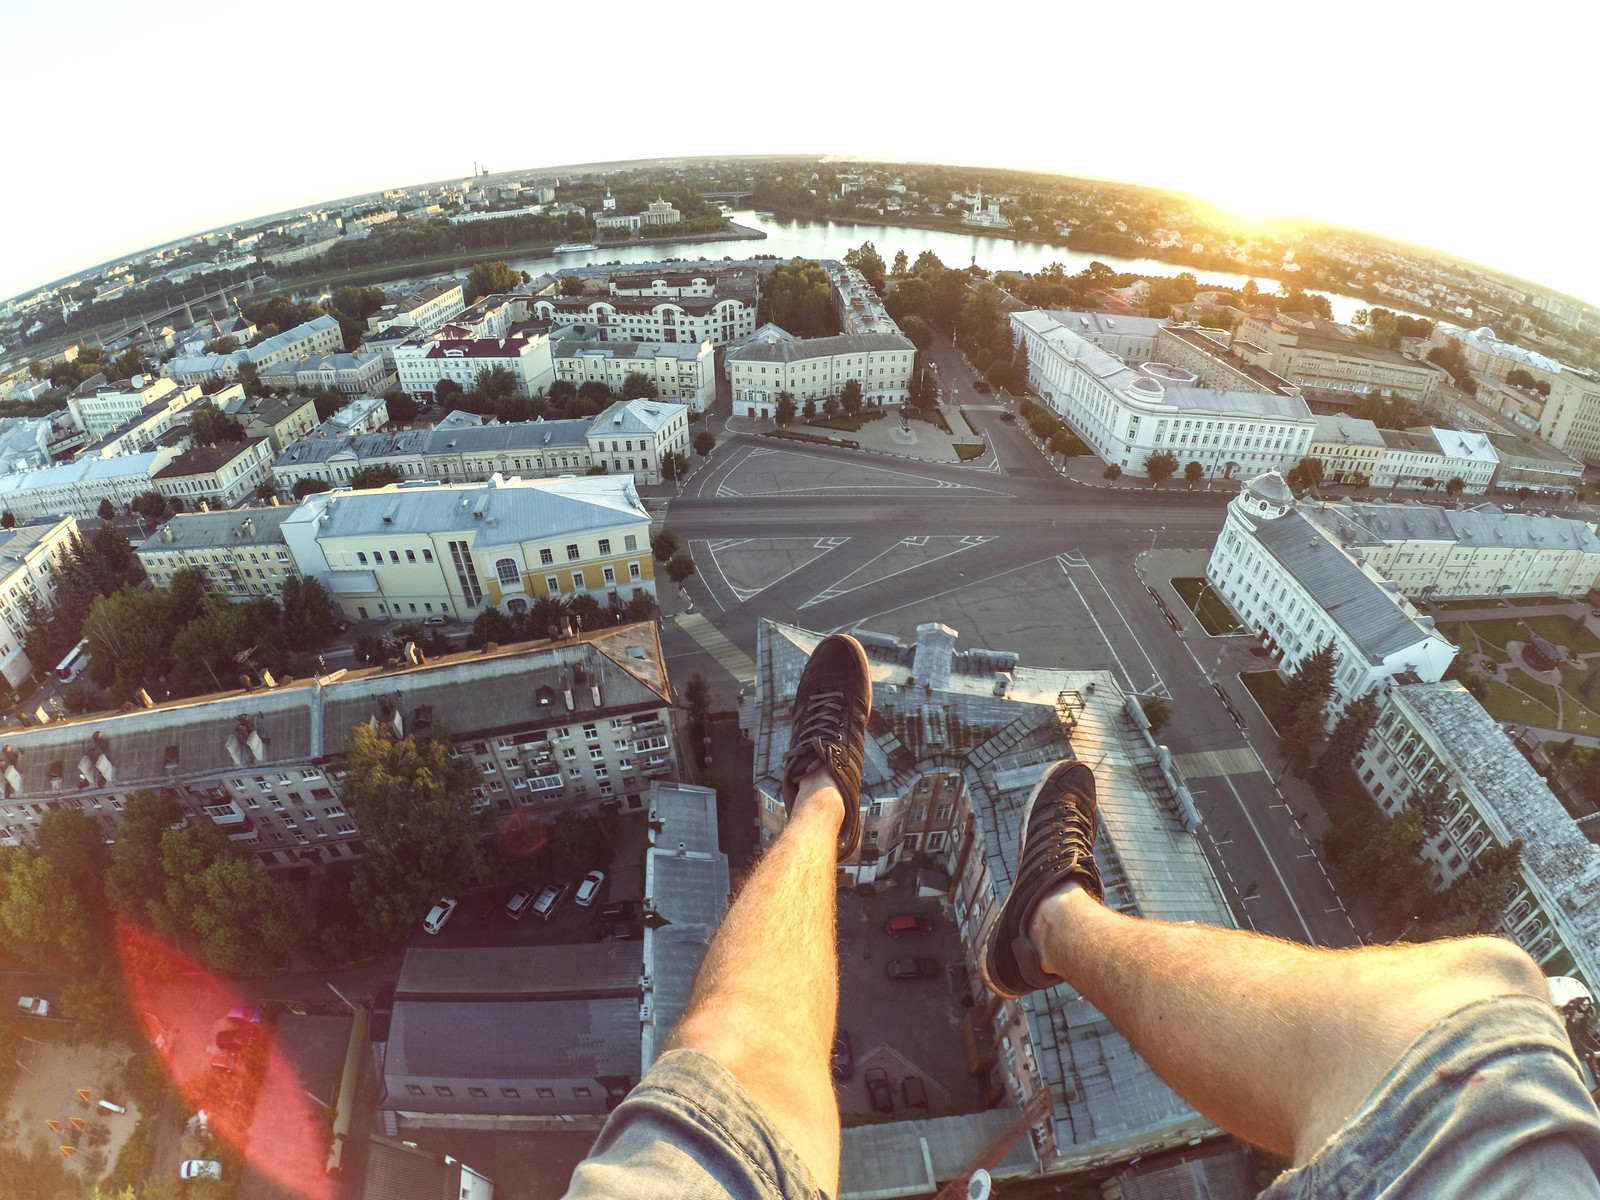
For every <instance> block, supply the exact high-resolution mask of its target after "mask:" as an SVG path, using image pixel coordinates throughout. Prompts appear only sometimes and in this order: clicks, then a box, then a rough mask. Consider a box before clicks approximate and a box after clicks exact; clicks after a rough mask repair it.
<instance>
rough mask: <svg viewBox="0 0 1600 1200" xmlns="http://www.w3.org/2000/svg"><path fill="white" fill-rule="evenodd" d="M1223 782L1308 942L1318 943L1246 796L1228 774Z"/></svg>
mask: <svg viewBox="0 0 1600 1200" xmlns="http://www.w3.org/2000/svg"><path fill="white" fill-rule="evenodd" d="M1222 782H1223V783H1225V784H1227V785H1228V790H1229V791H1230V792H1232V793H1233V798H1234V799H1235V800H1237V801H1238V802H1239V811H1240V812H1242V813H1244V819H1245V820H1246V821H1248V822H1250V832H1252V833H1254V834H1255V835H1256V841H1258V842H1260V843H1261V850H1262V853H1264V854H1265V855H1266V856H1267V866H1269V867H1271V868H1272V873H1273V874H1274V875H1276V876H1277V877H1278V886H1279V887H1281V888H1282V889H1283V898H1284V899H1285V900H1287V901H1288V902H1289V907H1290V908H1292V909H1294V915H1295V920H1297V921H1299V922H1300V928H1301V929H1303V930H1305V931H1306V942H1307V943H1308V944H1310V945H1312V946H1315V945H1318V944H1319V943H1318V941H1317V939H1316V938H1315V937H1314V936H1313V935H1312V933H1311V926H1309V925H1307V924H1306V918H1305V914H1304V913H1302V912H1301V911H1300V906H1299V905H1298V904H1296V903H1295V902H1294V893H1293V892H1291V891H1290V890H1289V881H1288V880H1286V879H1285V878H1284V877H1283V872H1282V871H1280V870H1278V860H1277V859H1275V858H1273V857H1272V851H1271V850H1268V849H1267V840H1266V838H1264V837H1262V836H1261V830H1260V828H1259V827H1258V826H1257V825H1256V819H1255V818H1254V817H1253V816H1251V815H1250V806H1249V805H1248V804H1246V803H1245V802H1244V797H1243V796H1241V795H1239V789H1238V788H1236V787H1234V786H1233V780H1231V779H1229V778H1228V777H1227V776H1226V775H1224V776H1222Z"/></svg>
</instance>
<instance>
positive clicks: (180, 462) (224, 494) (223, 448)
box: [152, 437, 272, 508]
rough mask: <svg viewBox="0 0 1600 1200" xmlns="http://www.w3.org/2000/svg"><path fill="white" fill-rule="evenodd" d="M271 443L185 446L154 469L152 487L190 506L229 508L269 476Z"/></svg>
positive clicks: (258, 440)
mask: <svg viewBox="0 0 1600 1200" xmlns="http://www.w3.org/2000/svg"><path fill="white" fill-rule="evenodd" d="M271 464H272V443H271V442H269V441H268V440H267V439H266V438H259V437H258V438H247V439H246V440H244V441H242V442H219V443H218V444H217V445H215V446H195V447H194V448H193V449H190V450H185V451H184V452H183V453H182V454H180V455H178V456H177V457H176V458H174V459H172V460H171V461H170V462H168V463H167V465H166V466H164V467H162V468H161V469H160V470H159V471H157V472H156V473H155V475H154V476H153V478H152V482H153V483H154V484H155V488H156V490H157V491H158V492H160V493H161V494H162V495H163V496H166V497H167V498H168V499H169V500H182V501H183V502H184V504H186V505H188V506H190V507H198V506H199V505H200V504H202V503H204V504H206V505H207V506H209V507H211V508H232V507H233V506H234V505H236V504H239V503H241V502H242V501H244V500H246V499H248V498H249V497H250V496H252V495H253V494H254V493H255V490H256V489H257V488H259V487H260V486H261V485H262V484H263V483H266V482H267V481H268V480H269V479H270V478H271V477H272V469H271Z"/></svg>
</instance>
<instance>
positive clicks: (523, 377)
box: [394, 332, 555, 400]
mask: <svg viewBox="0 0 1600 1200" xmlns="http://www.w3.org/2000/svg"><path fill="white" fill-rule="evenodd" d="M394 365H395V372H396V374H397V375H398V376H399V381H400V387H401V389H402V390H404V391H405V392H406V393H407V394H409V395H412V396H416V397H418V398H420V399H424V400H431V399H432V398H433V394H434V391H435V389H436V388H437V387H438V386H439V384H440V382H441V381H443V380H446V379H448V380H450V381H452V382H453V383H456V384H458V385H459V386H460V388H461V390H462V391H464V392H470V391H472V390H473V388H474V387H476V386H477V381H478V373H479V372H480V371H485V370H488V369H489V368H491V367H504V368H505V369H506V370H507V371H510V372H511V375H512V378H514V379H515V380H516V386H517V394H518V395H522V396H537V395H542V394H543V393H544V392H545V391H546V390H547V389H548V388H549V387H550V385H551V384H552V383H553V382H555V364H554V362H553V360H552V358H551V353H550V338H549V336H548V335H547V334H543V333H533V332H528V333H515V334H512V335H511V336H509V337H503V338H468V339H461V340H456V339H445V340H442V341H429V340H426V339H423V338H417V339H415V340H413V341H409V342H402V343H401V344H400V345H398V346H396V347H395V348H394Z"/></svg>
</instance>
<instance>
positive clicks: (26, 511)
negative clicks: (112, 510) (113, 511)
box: [0, 446, 178, 521]
mask: <svg viewBox="0 0 1600 1200" xmlns="http://www.w3.org/2000/svg"><path fill="white" fill-rule="evenodd" d="M177 455H178V451H177V449H176V448H175V447H172V446H163V447H161V448H159V449H156V450H151V451H148V452H145V453H140V454H122V455H118V456H117V457H115V458H80V459H78V460H77V461H76V462H70V463H60V464H58V465H57V466H53V467H42V468H40V469H39V470H37V471H15V472H12V473H11V474H9V475H0V511H3V512H8V513H10V514H11V515H12V516H13V517H15V518H16V519H17V520H18V521H33V520H37V519H38V518H40V517H81V518H84V519H87V518H89V517H92V516H95V515H96V514H97V513H98V511H99V508H100V502H101V501H102V500H109V501H111V503H112V504H114V505H116V506H117V507H118V508H127V506H128V505H130V504H132V503H133V500H134V498H135V497H136V496H140V495H143V494H144V493H145V492H149V491H154V490H156V487H155V482H154V476H155V474H156V473H157V472H158V471H160V470H161V469H162V468H163V467H165V466H166V465H167V464H168V463H169V462H171V461H172V460H173V459H174V458H176V457H177Z"/></svg>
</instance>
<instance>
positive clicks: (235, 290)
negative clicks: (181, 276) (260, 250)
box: [101, 271, 272, 342]
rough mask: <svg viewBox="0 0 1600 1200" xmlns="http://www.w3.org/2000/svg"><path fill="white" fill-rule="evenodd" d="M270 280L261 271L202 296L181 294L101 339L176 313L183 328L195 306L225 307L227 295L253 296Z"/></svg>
mask: <svg viewBox="0 0 1600 1200" xmlns="http://www.w3.org/2000/svg"><path fill="white" fill-rule="evenodd" d="M271 282H272V276H270V275H268V274H267V273H266V272H264V271H263V272H262V273H261V274H260V275H252V276H251V277H250V278H248V279H242V280H240V281H239V282H238V283H230V284H227V285H225V286H223V287H220V288H218V289H216V291H213V292H207V293H206V294H205V295H203V296H183V297H182V298H180V299H179V300H178V301H177V302H176V303H174V304H172V305H169V306H168V307H166V308H163V309H161V310H160V311H159V312H155V313H141V314H140V316H139V319H138V320H136V321H131V322H129V323H128V324H126V325H124V326H123V327H122V328H121V329H119V330H117V332H115V333H112V334H108V335H102V337H101V340H102V341H106V342H114V341H116V340H117V339H118V338H122V337H127V336H128V335H129V334H130V333H134V332H136V331H137V330H140V329H143V328H145V327H146V326H148V325H152V324H155V325H160V324H163V323H164V322H165V321H166V319H167V318H168V317H170V316H173V315H174V314H176V313H181V314H182V315H183V323H184V328H185V329H187V328H188V327H189V326H190V325H193V324H194V322H195V316H194V310H195V307H196V306H202V305H203V306H204V307H205V310H206V311H207V312H208V313H209V312H210V311H211V302H212V301H213V300H215V301H217V302H218V303H219V304H221V305H222V306H223V307H224V308H226V307H227V302H228V297H230V296H233V297H239V296H253V295H255V291H256V287H257V285H259V284H267V283H271Z"/></svg>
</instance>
